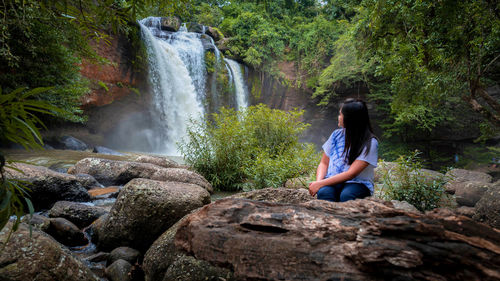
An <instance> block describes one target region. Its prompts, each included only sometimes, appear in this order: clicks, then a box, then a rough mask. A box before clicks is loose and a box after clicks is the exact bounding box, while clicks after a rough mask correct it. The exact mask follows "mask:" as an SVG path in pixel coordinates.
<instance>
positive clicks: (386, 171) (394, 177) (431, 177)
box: [374, 162, 445, 184]
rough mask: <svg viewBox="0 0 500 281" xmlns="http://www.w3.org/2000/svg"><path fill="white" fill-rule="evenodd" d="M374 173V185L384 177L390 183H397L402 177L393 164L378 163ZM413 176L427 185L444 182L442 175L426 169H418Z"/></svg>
mask: <svg viewBox="0 0 500 281" xmlns="http://www.w3.org/2000/svg"><path fill="white" fill-rule="evenodd" d="M374 172H375V178H374V182H376V183H381V182H382V181H383V180H384V179H383V177H384V176H385V175H388V176H389V178H390V180H391V181H398V180H399V179H400V178H401V176H402V175H401V173H400V171H399V169H398V163H395V162H380V163H379V164H378V166H377V168H375V171H374ZM415 175H417V176H418V177H419V178H420V179H422V180H423V181H424V182H425V183H427V184H432V183H433V182H440V181H444V180H445V175H444V174H442V173H440V172H437V171H433V170H428V169H419V170H417V171H415Z"/></svg>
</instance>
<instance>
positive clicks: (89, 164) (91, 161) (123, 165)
mask: <svg viewBox="0 0 500 281" xmlns="http://www.w3.org/2000/svg"><path fill="white" fill-rule="evenodd" d="M68 173H70V174H89V175H92V176H93V177H94V178H95V179H96V180H97V181H99V182H100V183H102V184H104V185H107V186H109V185H123V184H126V183H127V182H129V181H130V180H132V179H134V178H145V179H152V180H158V181H176V182H185V183H191V184H196V185H199V186H201V187H203V188H205V189H206V190H208V191H209V192H210V193H212V192H213V188H212V186H211V185H210V183H209V182H208V181H207V180H206V179H205V178H204V177H202V176H201V175H199V174H197V173H195V172H193V171H189V170H186V169H180V168H163V167H159V166H157V165H154V164H150V163H139V162H129V161H115V160H108V159H99V158H85V159H82V160H80V161H78V162H77V163H76V164H75V166H73V167H72V168H71V169H69V170H68Z"/></svg>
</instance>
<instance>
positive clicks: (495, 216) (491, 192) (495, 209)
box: [472, 185, 500, 228]
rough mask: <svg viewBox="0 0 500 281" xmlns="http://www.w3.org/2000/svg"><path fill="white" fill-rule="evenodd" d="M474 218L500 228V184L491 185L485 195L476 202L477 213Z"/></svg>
mask: <svg viewBox="0 0 500 281" xmlns="http://www.w3.org/2000/svg"><path fill="white" fill-rule="evenodd" d="M472 218H473V219H474V220H476V221H479V222H482V223H485V224H488V225H490V226H492V227H495V228H500V185H494V186H492V187H490V188H489V189H488V190H487V191H486V192H485V193H484V194H483V197H481V199H480V200H479V201H478V202H477V203H476V206H475V214H474V216H472Z"/></svg>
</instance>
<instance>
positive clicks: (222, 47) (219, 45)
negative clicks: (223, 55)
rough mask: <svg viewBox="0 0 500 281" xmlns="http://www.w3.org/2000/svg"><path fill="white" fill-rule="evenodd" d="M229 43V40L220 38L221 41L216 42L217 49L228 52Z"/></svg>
mask: <svg viewBox="0 0 500 281" xmlns="http://www.w3.org/2000/svg"><path fill="white" fill-rule="evenodd" d="M229 41H230V39H229V38H222V39H221V40H219V41H217V43H216V44H217V48H218V49H219V50H220V51H221V52H225V51H228V50H229Z"/></svg>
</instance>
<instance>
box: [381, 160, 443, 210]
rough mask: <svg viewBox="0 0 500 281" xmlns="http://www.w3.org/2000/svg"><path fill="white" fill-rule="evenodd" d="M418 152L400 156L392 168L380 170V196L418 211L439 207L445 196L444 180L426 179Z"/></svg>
mask: <svg viewBox="0 0 500 281" xmlns="http://www.w3.org/2000/svg"><path fill="white" fill-rule="evenodd" d="M419 154H420V153H419V152H418V151H414V152H413V153H412V154H410V155H408V156H404V155H403V156H400V157H399V158H398V160H396V165H395V166H394V167H387V168H386V169H382V190H381V196H382V198H383V199H385V200H399V201H406V202H408V203H410V204H412V205H413V206H415V207H416V208H417V209H418V210H420V211H422V212H423V211H427V210H432V209H434V208H438V207H440V204H441V201H442V199H443V198H445V197H446V196H447V195H446V194H445V192H444V188H443V185H444V184H445V183H446V180H445V178H444V177H443V178H438V179H433V180H430V179H426V176H425V173H424V172H423V171H422V168H423V165H422V162H421V161H420V158H419Z"/></svg>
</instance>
